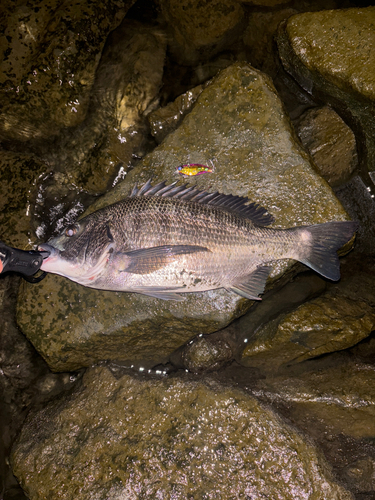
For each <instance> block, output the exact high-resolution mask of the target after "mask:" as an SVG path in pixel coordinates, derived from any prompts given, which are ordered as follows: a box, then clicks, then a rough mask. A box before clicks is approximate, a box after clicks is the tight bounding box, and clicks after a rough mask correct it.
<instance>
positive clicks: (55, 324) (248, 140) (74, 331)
mask: <svg viewBox="0 0 375 500" xmlns="http://www.w3.org/2000/svg"><path fill="white" fill-rule="evenodd" d="M210 159H215V164H216V165H217V166H216V168H215V173H214V174H207V176H210V177H204V176H199V178H196V179H194V178H193V180H189V181H188V182H191V183H197V185H198V186H200V187H202V188H204V187H207V185H210V186H211V187H212V190H218V191H221V192H224V193H234V194H238V195H242V196H248V197H249V198H250V199H251V200H253V201H255V202H258V203H260V204H261V205H263V206H265V207H266V208H268V209H269V210H270V212H271V213H272V214H273V215H274V216H275V219H276V222H275V227H290V226H295V225H301V224H311V223H320V222H325V221H328V220H345V219H346V218H347V215H346V213H345V212H344V210H343V208H342V207H341V205H340V203H339V202H338V201H337V199H336V198H335V197H334V195H333V193H332V191H331V189H330V188H329V186H328V184H327V183H326V182H325V181H324V180H323V179H322V178H321V177H319V176H318V175H317V174H316V172H315V170H314V169H313V167H312V165H311V163H310V160H309V158H308V157H307V156H306V154H305V153H304V151H303V150H302V149H301V147H300V146H299V144H298V143H297V142H296V141H295V136H294V134H293V131H292V129H291V126H290V123H289V121H288V119H287V117H286V116H285V114H284V111H283V108H282V105H281V102H280V101H279V99H278V96H277V94H276V91H275V89H274V87H273V86H272V84H271V82H270V80H269V79H268V77H266V76H264V75H263V74H262V73H260V72H258V71H256V70H254V69H253V68H251V67H250V66H248V65H246V64H243V63H238V64H235V65H233V66H231V67H230V68H228V69H226V70H224V71H223V72H222V73H220V75H219V76H218V77H217V78H216V79H215V80H214V81H213V82H212V84H211V85H209V86H208V87H207V88H206V89H205V90H204V91H203V92H202V93H201V95H200V97H199V98H198V101H197V103H196V105H195V107H194V109H193V110H192V111H191V112H190V114H189V115H188V116H187V117H186V118H185V119H184V121H183V122H182V124H181V125H180V127H179V128H178V130H177V131H176V132H174V133H173V134H171V135H169V136H168V137H167V138H166V139H165V140H164V141H163V143H162V144H161V145H160V146H159V147H158V148H156V149H155V150H154V151H153V152H152V153H151V154H149V155H148V156H147V157H146V158H145V160H144V161H143V162H142V163H141V164H140V165H139V166H137V167H136V168H135V169H133V170H132V171H131V173H129V175H128V176H127V178H126V180H125V181H124V182H122V183H120V184H118V185H117V186H116V187H115V188H114V189H113V190H111V191H110V192H109V193H108V194H107V195H105V196H103V197H101V198H100V199H99V200H98V201H97V202H96V203H95V204H94V205H92V206H91V207H90V209H89V211H94V210H96V209H98V208H100V207H101V206H105V205H108V204H110V203H113V202H115V201H117V200H119V199H121V198H123V197H124V196H126V195H127V194H128V193H129V191H130V189H131V187H132V186H133V185H134V184H135V183H136V182H137V183H138V184H140V183H142V182H146V181H147V179H149V178H150V177H153V178H154V180H155V182H156V181H160V180H164V179H166V180H174V179H177V177H176V175H177V174H176V170H175V169H176V166H178V165H180V164H181V163H186V162H193V163H203V164H205V163H206V162H207V161H209V160H210ZM202 178H203V179H202ZM290 267H291V263H290V262H285V261H279V262H277V263H276V264H275V265H274V269H273V272H272V280H275V279H277V278H280V277H281V276H282V275H283V273H284V272H285V271H286V270H288V269H289V270H290ZM272 280H271V281H272ZM30 290H31V289H30V287H29V286H28V285H23V286H22V289H21V293H20V298H19V307H18V322H19V325H20V327H21V329H22V331H23V332H24V333H25V334H26V335H27V337H28V338H29V340H30V341H31V342H32V343H33V344H34V346H35V347H36V348H37V350H38V351H39V352H40V353H41V354H42V356H43V357H44V358H45V359H46V360H47V362H48V363H49V365H50V367H51V368H52V369H53V370H58V371H60V370H63V371H64V370H74V369H77V368H79V367H82V366H88V365H90V364H91V363H92V362H95V361H97V360H100V359H122V360H132V361H133V362H134V361H135V360H142V359H147V360H150V359H154V360H155V362H159V361H160V360H161V359H162V358H163V357H165V356H168V355H169V354H170V353H171V352H173V351H174V350H175V349H176V348H177V347H179V346H180V345H181V344H183V343H184V342H186V341H187V340H189V339H190V338H191V337H193V336H194V334H195V333H196V332H197V331H198V332H200V333H210V332H214V331H216V330H219V329H220V328H223V327H224V326H226V325H227V324H229V323H230V322H231V321H232V320H233V319H235V318H236V317H239V316H241V315H242V314H243V313H244V312H245V311H246V310H247V309H248V308H249V306H250V304H251V302H249V301H247V300H246V299H242V298H241V297H240V296H237V295H235V294H233V293H230V292H227V291H225V290H222V289H220V290H214V291H210V292H205V293H198V294H190V295H188V297H187V300H185V301H184V302H182V303H173V302H169V303H168V302H165V301H161V300H159V299H152V298H150V297H145V296H141V295H137V294H129V293H113V292H103V291H97V290H91V289H89V288H84V287H82V286H80V285H77V284H75V283H72V282H70V281H68V280H67V279H64V278H61V277H58V276H52V275H49V276H47V278H46V279H45V280H44V281H43V282H42V283H41V284H39V285H38V286H37V287H34V288H33V289H32V293H30Z"/></svg>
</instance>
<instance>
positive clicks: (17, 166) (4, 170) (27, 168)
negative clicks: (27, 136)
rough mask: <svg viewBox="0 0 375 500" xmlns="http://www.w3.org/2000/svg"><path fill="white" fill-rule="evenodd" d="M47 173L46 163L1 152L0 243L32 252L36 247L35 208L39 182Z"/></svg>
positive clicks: (26, 156) (29, 157)
mask: <svg viewBox="0 0 375 500" xmlns="http://www.w3.org/2000/svg"><path fill="white" fill-rule="evenodd" d="M46 170H47V166H46V165H45V164H44V163H42V162H41V161H38V160H37V159H35V158H33V157H31V156H28V155H23V154H16V153H11V152H8V151H2V152H1V157H0V240H2V241H4V242H5V243H6V244H7V245H10V246H13V247H17V248H24V249H30V248H32V244H33V243H35V236H34V234H33V232H32V229H33V226H32V215H33V213H32V206H33V204H34V203H35V197H36V191H37V186H36V185H37V181H38V180H39V178H40V177H41V176H42V174H43V173H46Z"/></svg>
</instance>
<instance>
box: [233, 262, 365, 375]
mask: <svg viewBox="0 0 375 500" xmlns="http://www.w3.org/2000/svg"><path fill="white" fill-rule="evenodd" d="M354 262H355V261H354ZM361 262H362V261H361V259H360V258H359V259H357V261H356V264H354V263H353V259H351V262H350V264H347V265H345V264H344V265H343V266H342V277H341V281H340V283H339V284H329V285H328V287H327V290H326V291H324V292H323V293H322V294H320V295H319V296H318V297H316V298H314V299H312V300H310V301H308V302H305V303H304V304H301V305H300V306H299V307H297V308H295V309H292V310H291V311H289V312H287V313H282V314H281V315H279V316H278V317H277V318H275V319H273V320H272V321H270V322H269V323H266V324H265V325H262V326H261V327H260V328H259V329H258V330H257V331H256V334H255V335H254V337H253V338H251V339H250V340H249V342H248V343H247V346H246V348H245V350H244V352H243V356H242V359H241V363H243V364H244V365H246V366H252V367H262V369H263V370H265V371H273V372H274V371H277V369H278V368H280V367H281V366H282V365H288V364H293V363H300V362H301V361H304V360H306V359H311V358H314V357H318V356H321V355H323V354H327V353H330V352H335V351H340V350H343V349H348V348H350V347H352V346H353V345H355V344H357V343H358V342H360V341H361V340H363V339H364V338H366V337H368V336H369V335H370V334H371V332H372V331H373V329H374V327H375V307H374V306H375V294H374V292H373V281H374V274H375V269H374V268H373V266H371V267H369V265H367V266H366V270H365V271H364V270H363V269H362V266H361ZM368 264H369V263H368Z"/></svg>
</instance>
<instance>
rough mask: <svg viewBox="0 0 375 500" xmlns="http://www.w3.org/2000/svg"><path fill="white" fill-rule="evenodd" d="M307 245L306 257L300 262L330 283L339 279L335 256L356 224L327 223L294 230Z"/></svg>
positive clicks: (337, 263) (355, 228) (336, 256)
mask: <svg viewBox="0 0 375 500" xmlns="http://www.w3.org/2000/svg"><path fill="white" fill-rule="evenodd" d="M296 229H297V230H298V231H299V232H300V236H301V240H302V241H303V243H307V241H309V242H310V244H309V245H307V252H306V256H304V257H303V258H298V260H299V261H300V262H302V263H303V264H305V265H307V266H308V267H310V268H311V269H313V270H314V271H316V272H318V273H319V274H321V275H322V276H324V277H325V278H328V279H330V280H332V281H337V280H339V279H340V263H339V258H338V255H337V250H339V249H340V248H341V247H342V246H343V245H344V244H345V243H347V242H348V241H349V240H350V239H351V238H352V236H353V234H354V233H355V231H356V230H357V229H358V223H357V222H327V223H325V224H316V225H313V226H306V227H299V228H296Z"/></svg>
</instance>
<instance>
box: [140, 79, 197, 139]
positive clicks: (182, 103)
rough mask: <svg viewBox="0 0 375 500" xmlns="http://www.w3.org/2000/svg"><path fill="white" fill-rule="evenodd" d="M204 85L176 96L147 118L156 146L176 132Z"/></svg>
mask: <svg viewBox="0 0 375 500" xmlns="http://www.w3.org/2000/svg"><path fill="white" fill-rule="evenodd" d="M205 86H206V85H198V86H197V87H194V88H193V89H191V90H188V91H187V92H185V93H184V94H182V95H180V96H178V97H177V98H176V99H175V100H174V101H173V102H171V103H169V104H167V105H166V106H164V107H163V108H159V109H156V110H155V111H153V112H152V113H151V114H150V116H149V122H150V126H151V134H152V135H153V136H154V137H155V139H156V141H157V143H158V144H160V143H161V142H162V140H163V139H165V137H167V135H168V134H170V133H171V132H173V131H174V130H176V128H177V127H178V126H179V125H180V123H181V122H182V120H183V119H184V117H185V116H186V115H187V114H188V113H189V112H190V111H191V109H192V108H193V106H194V104H195V102H196V100H197V99H198V97H199V96H200V94H201V93H202V90H203V89H204V88H205Z"/></svg>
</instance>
